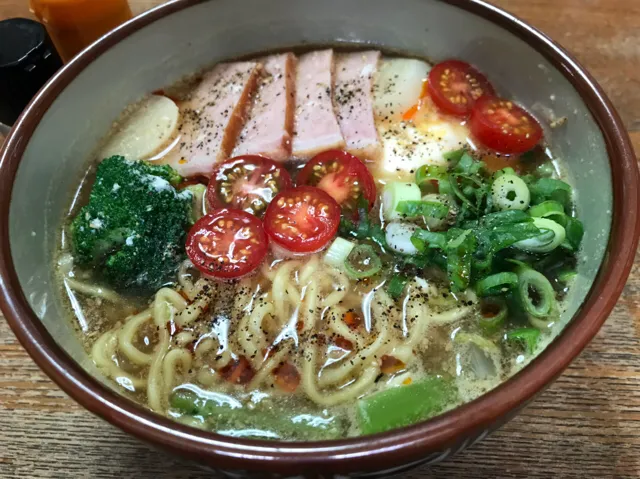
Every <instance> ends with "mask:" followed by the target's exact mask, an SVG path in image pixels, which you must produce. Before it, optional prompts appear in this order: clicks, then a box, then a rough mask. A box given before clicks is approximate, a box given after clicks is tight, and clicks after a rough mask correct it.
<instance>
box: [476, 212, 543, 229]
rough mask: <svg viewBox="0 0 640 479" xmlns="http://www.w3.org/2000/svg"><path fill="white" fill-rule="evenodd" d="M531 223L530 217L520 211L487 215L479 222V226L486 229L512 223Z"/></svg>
mask: <svg viewBox="0 0 640 479" xmlns="http://www.w3.org/2000/svg"><path fill="white" fill-rule="evenodd" d="M531 221H533V220H532V219H531V216H529V215H528V214H527V213H525V212H524V211H521V210H504V211H498V212H496V213H489V214H488V215H484V216H483V217H482V219H481V220H480V222H481V224H482V225H483V226H485V227H486V228H493V227H495V226H503V225H511V224H514V223H529V222H531Z"/></svg>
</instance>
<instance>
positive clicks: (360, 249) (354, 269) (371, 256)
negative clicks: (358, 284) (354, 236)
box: [344, 244, 382, 279]
mask: <svg viewBox="0 0 640 479" xmlns="http://www.w3.org/2000/svg"><path fill="white" fill-rule="evenodd" d="M344 269H345V271H346V273H347V275H348V276H349V277H350V278H351V279H364V278H369V277H371V276H373V275H375V274H377V273H378V272H379V271H380V270H381V269H382V262H381V261H380V257H379V256H378V255H377V254H376V252H375V251H374V250H373V248H372V247H371V246H369V245H366V244H359V245H356V246H355V247H354V248H353V249H352V250H351V252H350V253H349V255H348V256H347V259H346V260H345V261H344Z"/></svg>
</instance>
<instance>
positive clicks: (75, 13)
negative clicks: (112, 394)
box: [30, 0, 132, 62]
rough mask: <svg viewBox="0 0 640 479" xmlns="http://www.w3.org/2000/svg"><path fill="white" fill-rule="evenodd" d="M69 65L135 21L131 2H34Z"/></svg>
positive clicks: (97, 0) (90, 0)
mask: <svg viewBox="0 0 640 479" xmlns="http://www.w3.org/2000/svg"><path fill="white" fill-rule="evenodd" d="M30 7H31V11H32V12H33V13H34V15H35V16H36V17H38V19H39V20H40V21H41V22H42V23H44V25H45V26H46V27H47V31H48V32H49V35H50V36H51V38H52V40H53V43H54V45H55V46H56V49H57V50H58V53H59V54H60V56H61V57H62V59H63V60H64V61H65V62H66V61H69V60H71V59H72V58H73V57H74V56H75V55H76V54H78V53H79V52H80V51H81V50H82V49H83V48H85V47H86V46H88V45H89V44H90V43H92V42H93V41H95V40H97V39H98V38H100V37H101V36H102V35H104V34H105V33H107V32H108V31H110V30H113V29H114V28H116V27H117V26H118V25H120V24H122V23H124V22H126V21H127V20H129V19H130V18H131V17H132V13H131V8H130V7H129V2H128V1H127V0H30Z"/></svg>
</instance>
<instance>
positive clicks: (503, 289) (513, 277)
mask: <svg viewBox="0 0 640 479" xmlns="http://www.w3.org/2000/svg"><path fill="white" fill-rule="evenodd" d="M517 284H518V275H517V274H515V273H510V272H504V273H496V274H493V275H491V276H487V277H486V278H483V279H482V280H480V281H478V282H477V283H476V292H477V293H478V296H482V297H483V296H493V295H499V294H505V293H508V292H509V291H510V290H511V289H513V288H514V287H515V286H516V285H517Z"/></svg>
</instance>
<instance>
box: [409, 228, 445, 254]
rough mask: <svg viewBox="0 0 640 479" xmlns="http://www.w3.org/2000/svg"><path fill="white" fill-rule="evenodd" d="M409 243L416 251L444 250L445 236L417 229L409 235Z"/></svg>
mask: <svg viewBox="0 0 640 479" xmlns="http://www.w3.org/2000/svg"><path fill="white" fill-rule="evenodd" d="M411 243H412V244H413V246H415V247H416V249H417V250H418V251H426V250H427V248H437V249H445V248H446V246H447V236H446V235H445V234H444V233H436V232H434V231H427V230H422V229H418V230H416V231H414V233H413V235H411Z"/></svg>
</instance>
